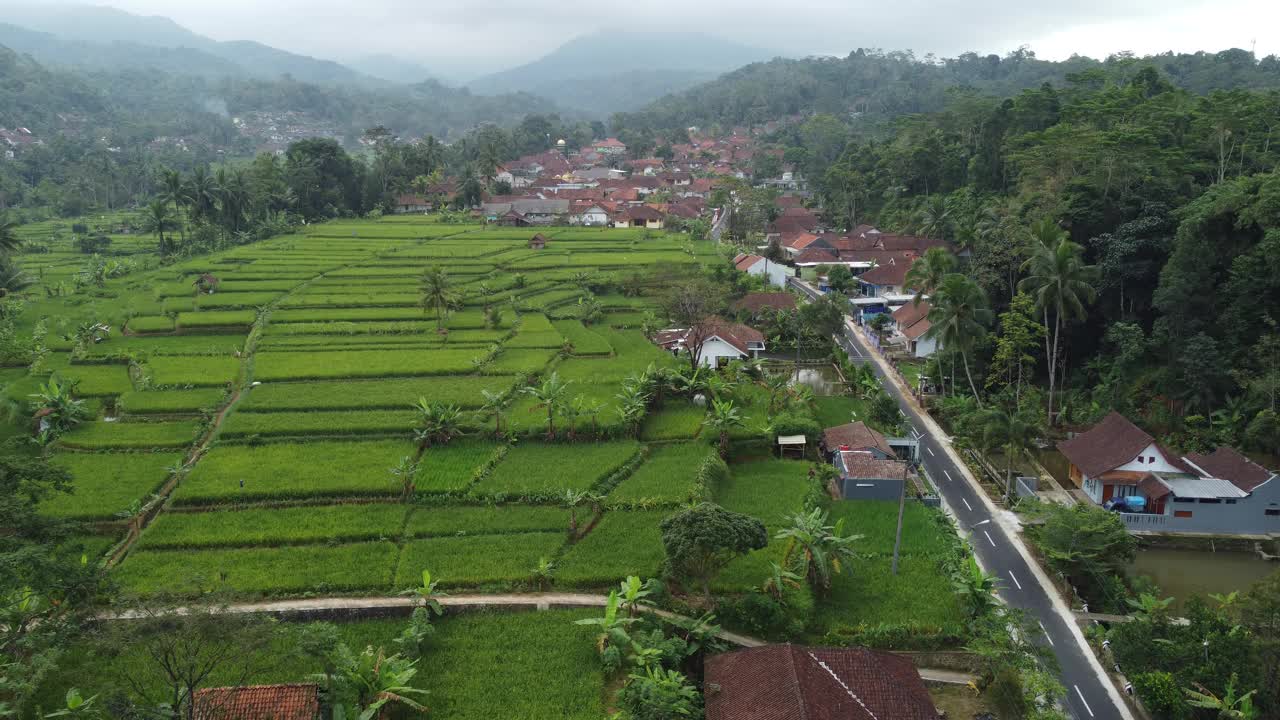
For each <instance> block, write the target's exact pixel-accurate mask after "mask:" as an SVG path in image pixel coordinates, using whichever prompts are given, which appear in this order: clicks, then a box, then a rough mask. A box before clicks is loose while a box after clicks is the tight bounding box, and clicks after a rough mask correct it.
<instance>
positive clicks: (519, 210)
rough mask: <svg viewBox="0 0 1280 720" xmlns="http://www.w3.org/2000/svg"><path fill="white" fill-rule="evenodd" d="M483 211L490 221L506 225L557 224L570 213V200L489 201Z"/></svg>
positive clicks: (482, 207)
mask: <svg viewBox="0 0 1280 720" xmlns="http://www.w3.org/2000/svg"><path fill="white" fill-rule="evenodd" d="M481 212H482V213H483V215H484V217H485V218H486V219H488V220H489V221H490V222H498V223H499V224H504V225H525V224H528V225H555V224H557V223H560V222H564V221H565V220H566V218H567V217H568V215H569V201H568V200H558V199H552V200H543V199H541V198H525V199H519V200H512V201H510V202H487V203H484V204H483V205H481Z"/></svg>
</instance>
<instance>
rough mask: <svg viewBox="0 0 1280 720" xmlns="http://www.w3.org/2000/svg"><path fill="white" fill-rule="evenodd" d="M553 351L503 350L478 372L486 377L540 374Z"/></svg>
mask: <svg viewBox="0 0 1280 720" xmlns="http://www.w3.org/2000/svg"><path fill="white" fill-rule="evenodd" d="M556 354H557V353H556V351H555V350H503V351H502V352H501V353H499V354H498V356H497V357H496V358H494V359H493V360H490V361H489V362H488V363H486V364H485V365H484V366H483V367H482V368H481V369H480V371H481V372H482V373H484V374H486V375H530V374H532V373H537V372H542V370H543V369H544V368H545V367H546V366H547V363H549V362H551V360H552V358H554V357H555V356H556Z"/></svg>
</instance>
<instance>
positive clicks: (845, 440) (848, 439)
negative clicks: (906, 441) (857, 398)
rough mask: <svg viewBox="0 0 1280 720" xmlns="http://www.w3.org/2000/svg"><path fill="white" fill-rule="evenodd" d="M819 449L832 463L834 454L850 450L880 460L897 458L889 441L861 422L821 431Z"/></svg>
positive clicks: (834, 457)
mask: <svg viewBox="0 0 1280 720" xmlns="http://www.w3.org/2000/svg"><path fill="white" fill-rule="evenodd" d="M819 449H821V450H822V453H823V456H824V457H825V458H826V459H827V460H828V461H834V460H835V459H836V453H839V452H848V451H851V450H854V451H863V452H867V453H870V454H871V455H873V456H875V457H878V458H880V459H881V460H891V459H893V458H896V457H897V454H896V453H894V451H893V447H892V446H891V445H890V444H889V440H888V439H887V438H885V436H884V435H882V434H880V433H879V432H876V431H875V430H872V429H871V428H870V427H869V426H868V425H867V424H866V423H864V422H862V421H861V420H858V421H855V422H851V423H845V424H844V425H836V426H835V427H829V428H827V429H826V430H823V431H822V441H821V443H820V448H819Z"/></svg>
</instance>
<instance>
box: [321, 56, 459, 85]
mask: <svg viewBox="0 0 1280 720" xmlns="http://www.w3.org/2000/svg"><path fill="white" fill-rule="evenodd" d="M343 64H344V65H346V66H347V67H349V68H351V69H353V70H356V71H358V72H362V73H364V74H365V75H369V76H370V77H375V78H378V79H380V80H386V81H387V82H392V83H400V84H404V85H410V84H413V83H420V82H422V81H423V80H429V79H432V78H436V77H438V76H439V74H438V73H434V72H432V71H430V70H428V69H427V67H426V66H425V65H422V64H420V63H416V62H414V61H412V60H405V59H404V58H399V57H396V56H395V55H388V54H383V53H378V54H373V55H362V56H360V57H357V58H351V59H348V60H346V61H345V62H344V63H343Z"/></svg>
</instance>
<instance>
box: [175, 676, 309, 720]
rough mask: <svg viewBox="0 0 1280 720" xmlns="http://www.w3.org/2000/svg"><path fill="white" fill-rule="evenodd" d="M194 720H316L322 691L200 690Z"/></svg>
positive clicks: (302, 686)
mask: <svg viewBox="0 0 1280 720" xmlns="http://www.w3.org/2000/svg"><path fill="white" fill-rule="evenodd" d="M192 711H193V715H194V718H195V720H315V719H316V718H318V717H319V716H320V694H319V687H318V686H316V685H314V684H312V683H291V684H282V685H245V686H241V687H215V688H205V689H203V690H197V691H196V694H195V698H194V699H193V701H192Z"/></svg>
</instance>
